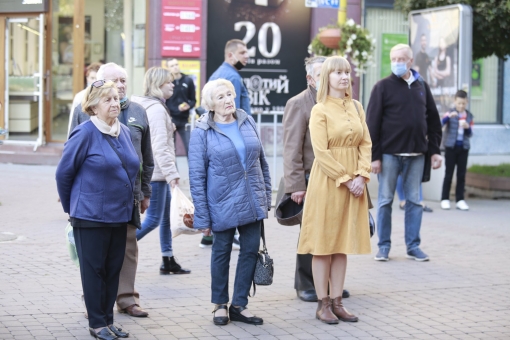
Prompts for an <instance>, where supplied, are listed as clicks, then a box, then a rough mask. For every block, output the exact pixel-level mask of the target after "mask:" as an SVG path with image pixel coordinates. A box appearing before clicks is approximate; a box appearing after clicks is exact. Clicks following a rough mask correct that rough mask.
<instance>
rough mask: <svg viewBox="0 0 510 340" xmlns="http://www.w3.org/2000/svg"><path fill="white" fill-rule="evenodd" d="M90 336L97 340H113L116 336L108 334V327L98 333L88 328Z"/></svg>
mask: <svg viewBox="0 0 510 340" xmlns="http://www.w3.org/2000/svg"><path fill="white" fill-rule="evenodd" d="M89 332H90V335H92V336H93V337H94V338H96V339H99V340H115V339H118V338H117V336H116V335H115V334H113V333H111V332H110V330H109V329H108V327H105V328H103V329H102V330H100V331H99V332H96V331H95V330H94V328H89Z"/></svg>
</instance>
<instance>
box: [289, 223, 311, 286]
mask: <svg viewBox="0 0 510 340" xmlns="http://www.w3.org/2000/svg"><path fill="white" fill-rule="evenodd" d="M299 228H300V229H301V225H299ZM298 242H299V241H298ZM312 259H313V255H312V254H297V255H296V274H295V275H294V289H296V290H315V286H314V285H313V274H312Z"/></svg>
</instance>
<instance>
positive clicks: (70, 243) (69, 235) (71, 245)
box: [65, 222, 80, 268]
mask: <svg viewBox="0 0 510 340" xmlns="http://www.w3.org/2000/svg"><path fill="white" fill-rule="evenodd" d="M65 233H66V245H67V250H68V251H69V256H70V257H71V261H73V263H74V264H75V265H76V267H78V268H79V267H80V261H79V260H78V253H77V252H76V243H75V242H74V231H73V226H72V225H71V222H69V223H67V226H66V229H65Z"/></svg>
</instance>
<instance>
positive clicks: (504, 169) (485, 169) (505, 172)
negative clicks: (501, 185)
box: [468, 163, 510, 177]
mask: <svg viewBox="0 0 510 340" xmlns="http://www.w3.org/2000/svg"><path fill="white" fill-rule="evenodd" d="M468 171H469V172H472V173H474V174H480V175H486V176H495V177H510V163H503V164H500V165H472V166H471V167H470V168H469V169H468Z"/></svg>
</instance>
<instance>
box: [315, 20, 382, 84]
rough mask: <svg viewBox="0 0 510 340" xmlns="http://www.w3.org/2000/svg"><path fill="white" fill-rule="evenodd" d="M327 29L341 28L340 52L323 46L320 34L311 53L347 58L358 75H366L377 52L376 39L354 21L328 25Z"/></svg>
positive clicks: (316, 37)
mask: <svg viewBox="0 0 510 340" xmlns="http://www.w3.org/2000/svg"><path fill="white" fill-rule="evenodd" d="M326 28H339V29H340V31H341V32H342V36H341V39H340V41H339V43H338V50H333V49H331V48H328V47H326V46H325V45H324V44H322V43H321V42H320V40H319V34H320V32H319V34H317V35H316V36H315V38H314V39H313V40H312V43H311V45H310V47H311V51H312V52H313V53H314V54H315V55H322V56H331V55H336V54H338V55H341V56H344V57H346V58H347V57H349V58H350V59H351V63H352V64H353V65H354V71H355V73H356V75H358V76H359V74H361V73H366V69H367V67H368V66H371V65H372V64H373V60H374V59H373V58H374V50H375V39H373V38H372V36H371V35H370V33H369V32H368V30H367V29H365V28H363V27H361V26H360V25H356V23H355V22H354V20H352V19H349V20H347V22H346V23H345V24H343V25H341V26H339V25H328V26H326V27H323V28H322V29H326Z"/></svg>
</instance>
